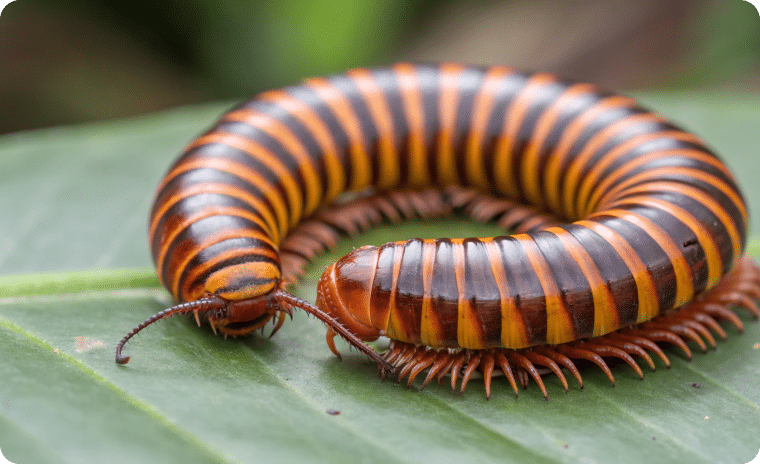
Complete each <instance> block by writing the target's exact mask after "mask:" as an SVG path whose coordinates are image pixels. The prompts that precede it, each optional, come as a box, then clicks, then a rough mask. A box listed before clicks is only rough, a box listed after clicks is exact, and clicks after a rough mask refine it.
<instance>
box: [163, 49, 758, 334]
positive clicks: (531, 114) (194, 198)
mask: <svg viewBox="0 0 760 464" xmlns="http://www.w3.org/2000/svg"><path fill="white" fill-rule="evenodd" d="M447 185H459V186H465V187H471V188H475V189H478V190H481V191H487V192H491V193H494V194H497V195H499V196H504V197H507V198H511V199H514V200H516V201H519V202H522V203H526V204H530V205H532V206H534V207H535V208H536V209H538V210H541V211H544V212H547V213H551V214H554V215H556V216H558V217H561V218H564V219H566V220H568V222H571V221H575V222H571V223H568V224H565V225H561V226H557V227H551V228H548V229H544V230H538V231H532V232H529V233H526V234H519V235H514V236H509V237H497V238H481V239H451V240H446V239H441V240H438V241H429V240H426V241H420V240H412V241H408V242H399V243H392V244H387V245H384V246H383V247H380V248H374V247H371V248H362V249H360V250H357V251H355V252H354V254H350V255H348V256H347V257H346V258H344V259H343V260H341V261H339V263H337V264H336V265H334V266H333V267H331V268H329V269H328V271H326V274H325V275H324V276H323V278H322V281H321V282H320V290H319V292H320V302H321V305H322V306H323V308H322V309H323V310H324V311H326V312H330V313H331V314H333V316H334V317H335V318H337V319H338V320H339V321H340V322H341V323H342V324H343V325H346V326H348V327H351V326H352V325H355V326H357V327H359V326H362V327H372V328H373V330H374V332H373V333H372V334H371V335H367V336H366V337H365V339H371V338H373V337H375V338H376V336H377V335H380V334H386V335H388V336H389V337H391V338H393V339H396V340H400V341H406V342H409V343H421V344H426V345H428V346H432V347H466V348H490V347H511V348H519V347H524V346H531V345H537V344H547V343H548V344H558V343H563V342H566V341H570V340H575V339H579V338H584V337H589V336H597V335H602V334H605V333H608V332H610V331H613V330H616V329H618V328H620V327H624V326H627V325H630V324H635V323H638V322H643V321H646V320H648V319H651V318H653V317H655V316H656V315H658V314H660V313H662V312H664V311H667V310H669V309H671V308H675V307H679V306H681V305H682V304H684V303H686V302H688V301H690V300H692V299H693V298H694V296H695V295H696V294H698V293H700V292H703V291H705V290H707V289H709V288H711V287H713V286H715V285H716V284H717V283H718V281H719V280H720V279H721V277H722V276H723V275H724V274H725V273H727V272H728V271H729V270H730V269H731V268H732V266H733V265H734V264H735V263H736V262H737V261H738V259H739V258H740V256H741V254H742V251H743V247H744V244H745V240H746V233H747V224H748V220H747V211H746V206H745V204H744V201H743V199H742V196H741V193H740V191H739V189H738V187H737V185H736V183H735V180H734V177H733V176H732V174H731V173H730V172H729V171H728V169H727V168H726V167H725V166H724V164H723V163H722V162H721V161H720V160H719V159H718V158H717V157H716V156H715V155H714V154H713V153H711V152H710V151H709V150H708V149H707V148H705V147H704V145H703V144H702V143H701V142H700V140H699V139H698V138H697V137H695V136H694V135H691V134H689V133H686V132H684V131H682V130H680V129H678V128H676V127H674V126H673V125H671V124H670V123H668V122H666V121H665V120H664V119H663V118H662V117H660V116H658V115H655V114H652V113H650V112H648V111H646V110H644V109H642V108H640V107H639V106H638V105H637V104H636V103H635V102H634V101H632V100H631V99H629V98H626V97H623V96H619V95H614V94H610V93H604V92H600V91H599V90H598V89H597V88H595V87H594V86H592V85H589V84H575V83H568V82H565V81H562V80H559V79H557V78H556V77H554V76H551V75H547V74H521V73H517V72H514V71H512V70H510V69H508V68H502V67H494V68H483V69H481V68H466V67H462V66H459V65H453V64H444V65H440V66H414V65H410V64H398V65H395V66H393V67H392V68H388V69H380V70H366V69H355V70H351V71H348V72H347V73H346V74H344V75H339V76H334V77H331V78H316V79H310V80H307V81H305V83H304V84H303V85H301V86H297V87H291V88H286V89H283V90H277V91H271V92H266V93H264V94H261V95H259V96H258V97H257V98H256V99H254V100H252V101H250V102H248V103H245V104H243V105H241V106H240V107H238V108H236V109H233V110H232V111H230V112H229V113H227V114H226V115H224V116H223V117H222V119H221V120H220V121H219V123H218V124H217V125H216V126H215V127H214V128H212V129H211V130H210V131H209V132H207V133H206V134H204V135H202V136H200V137H199V138H198V139H196V140H195V141H193V142H192V143H191V144H190V145H189V146H188V147H187V148H186V150H185V152H184V154H183V155H182V156H181V157H180V159H179V160H178V161H177V162H176V163H175V164H174V166H173V167H172V168H171V170H170V172H169V173H168V174H167V176H166V177H165V179H164V180H163V182H162V183H161V185H160V186H159V190H158V194H157V197H156V202H155V205H154V207H153V211H152V213H151V223H150V224H151V225H150V243H151V250H152V254H153V258H154V261H155V263H156V266H157V272H158V275H159V278H160V279H161V281H162V282H163V284H164V285H165V286H166V287H167V288H168V289H169V290H170V291H171V292H172V294H173V295H174V296H175V297H176V298H177V299H179V300H180V301H192V300H196V299H198V298H201V297H202V296H203V295H215V296H218V297H220V298H224V299H226V300H233V301H235V300H243V299H248V298H255V297H257V296H260V295H266V294H267V293H268V292H271V291H272V290H273V289H276V288H279V285H280V281H281V278H282V275H281V269H280V262H279V253H278V245H279V243H280V241H281V240H282V239H283V237H285V236H286V235H287V234H288V232H289V231H290V230H292V228H293V227H294V226H295V225H297V224H298V223H299V222H300V221H301V220H302V219H303V218H305V217H307V216H309V215H310V214H312V213H313V212H315V211H316V210H317V209H318V208H319V207H320V206H322V205H324V204H329V203H330V202H331V201H332V200H334V199H335V198H336V197H338V196H339V195H340V194H341V193H343V192H346V191H351V190H358V189H364V188H367V187H370V186H373V187H375V188H377V189H379V190H392V189H396V188H399V187H409V188H423V187H429V186H435V187H443V186H447ZM357 263H358V264H359V265H357ZM349 300H350V301H349ZM326 301H330V302H332V303H330V304H332V305H333V306H330V305H329V304H325V302H326ZM320 302H318V305H320ZM365 315H368V317H369V319H367V317H365ZM258 322H260V321H258V320H257V323H258ZM357 330H359V328H357ZM361 330H364V329H361ZM375 332H376V333H375Z"/></svg>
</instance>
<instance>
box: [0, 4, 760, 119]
mask: <svg viewBox="0 0 760 464" xmlns="http://www.w3.org/2000/svg"><path fill="white" fill-rule="evenodd" d="M397 60H414V61H427V62H430V61H443V60H450V61H460V62H464V63H468V64H507V65H511V66H514V67H517V68H521V69H536V70H544V71H553V72H556V73H559V74H561V75H564V76H567V77H572V78H576V79H580V80H588V81H593V82H596V83H599V84H602V85H603V86H605V87H608V88H612V89H617V90H624V91H631V90H634V91H635V90H653V89H667V90H673V89H678V90H681V89H690V90H691V89H706V88H710V89H713V90H714V89H716V88H719V89H726V90H727V91H731V90H734V91H741V92H760V18H759V17H758V14H757V12H756V10H755V8H754V7H753V6H752V5H751V4H749V3H747V2H745V1H743V0H723V1H718V2H716V1H714V0H636V1H635V2H633V1H629V0H574V1H564V0H563V1H559V0H534V1H530V2H527V1H479V2H475V1H467V2H460V1H452V0H448V1H434V0H409V1H404V0H362V1H356V0H332V1H317V0H277V1H245V0H225V1H219V0H182V1H180V0H162V1H150V0H132V1H130V2H113V1H104V0H67V1H65V2H63V1H61V0H16V1H15V2H13V3H11V4H10V5H9V6H8V7H7V8H6V9H5V10H4V11H3V13H2V15H1V16H0V109H2V111H0V133H8V132H14V131H19V130H24V129H30V128H36V127H45V126H52V125H62V124H71V123H78V122H84V121H91V120H98V119H112V118H121V117H125V116H129V115H134V114H141V113H146V112H150V111H156V110H160V109H164V108H169V107H174V106H177V105H182V104H191V103H198V102H202V101H211V100H240V99H243V98H247V97H249V96H251V95H253V94H255V93H256V92H259V91H261V90H263V89H267V88H272V87H279V86H284V85H289V84H292V83H295V82H296V81H297V80H298V79H300V78H302V77H306V76H312V75H321V74H326V73H333V72H338V71H340V70H343V69H345V68H349V67H354V66H381V65H385V64H388V63H391V62H393V61H397Z"/></svg>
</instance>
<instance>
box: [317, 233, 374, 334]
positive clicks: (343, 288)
mask: <svg viewBox="0 0 760 464" xmlns="http://www.w3.org/2000/svg"><path fill="white" fill-rule="evenodd" d="M378 255H379V249H378V248H377V247H374V246H365V247H361V248H359V249H357V250H354V251H352V252H351V253H349V254H347V255H346V256H344V257H343V258H341V259H340V260H339V261H338V262H336V263H334V264H333V265H331V266H330V267H328V268H327V269H326V270H325V272H324V273H323V274H322V277H321V278H320V279H319V284H318V285H317V306H318V307H319V308H320V309H321V310H322V311H324V312H326V313H327V314H329V315H330V316H332V317H333V318H335V319H336V320H337V321H338V322H340V324H341V325H343V326H344V327H345V328H347V329H348V330H349V331H350V332H351V333H353V334H354V335H356V336H357V337H359V338H360V339H362V340H364V341H372V340H376V339H377V338H378V337H379V336H380V335H382V332H381V329H380V328H378V327H375V324H373V322H372V311H371V309H370V291H371V289H372V282H373V280H374V278H375V269H376V266H377V258H378ZM381 327H382V326H381Z"/></svg>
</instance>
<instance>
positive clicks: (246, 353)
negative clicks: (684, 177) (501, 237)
mask: <svg viewBox="0 0 760 464" xmlns="http://www.w3.org/2000/svg"><path fill="white" fill-rule="evenodd" d="M642 98H643V99H644V100H645V102H646V103H648V104H649V106H650V107H653V108H657V109H659V110H660V111H661V112H662V113H664V114H666V115H667V116H669V117H671V118H673V119H674V120H676V121H678V122H679V123H680V125H682V126H684V127H686V128H688V129H690V130H693V131H694V132H697V133H699V134H701V135H702V136H703V137H704V138H705V140H706V141H707V142H708V143H709V144H710V145H711V146H713V147H715V148H716V150H717V151H719V152H720V153H721V154H722V155H723V156H724V158H725V159H726V161H727V162H728V164H729V165H730V166H731V167H732V168H733V170H734V171H735V172H736V173H737V176H738V177H739V180H740V183H741V184H742V185H743V187H744V189H745V194H746V197H747V198H748V199H749V203H750V205H751V211H752V212H753V213H754V214H753V215H752V218H753V219H752V227H753V230H754V231H757V230H760V228H758V226H759V225H760V224H758V222H757V221H758V219H757V214H756V212H757V206H758V202H757V201H755V200H756V199H758V198H760V195H759V194H760V185H758V182H757V180H756V178H757V174H758V173H759V172H760V159H759V158H758V157H757V156H756V153H755V147H756V143H755V140H754V137H755V136H756V128H757V127H758V125H759V124H760V114H758V113H757V108H758V104H760V101H757V99H755V100H754V101H752V100H751V99H749V98H745V97H744V96H732V95H711V94H699V95H696V94H695V95H690V94H688V95H687V94H680V95H644V96H642ZM225 109H226V105H225V106H221V105H214V106H207V107H195V108H185V109H180V110H177V111H173V112H171V113H165V114H160V115H155V116H151V117H146V118H141V119H136V120H130V121H121V122H114V123H101V124H94V125H89V126H83V127H71V128H60V129H52V130H45V131H37V132H29V133H20V134H16V135H11V136H7V137H5V138H3V139H0V169H1V170H2V172H4V173H6V175H5V176H4V179H5V181H4V182H3V183H2V185H0V198H2V199H3V207H4V211H5V212H6V216H5V217H6V218H7V219H6V220H5V221H3V222H2V223H0V236H1V237H3V240H2V241H0V273H1V274H5V275H4V276H0V353H1V354H2V356H1V357H0V379H2V380H0V449H2V452H3V454H4V455H5V456H6V458H8V459H9V460H11V461H12V462H16V463H26V462H35V463H36V462H52V463H57V462H109V463H111V462H183V463H184V462H306V461H308V462H348V461H351V462H355V461H365V462H410V463H411V462H552V463H553V462H637V463H638V462H643V461H653V462H686V461H688V462H747V461H749V460H750V459H751V458H752V457H754V456H755V454H756V453H757V450H758V449H760V436H759V435H758V433H757V431H758V430H760V389H758V388H757V385H758V383H759V382H760V349H757V348H756V344H757V343H759V342H760V324H757V323H756V322H754V321H752V320H751V319H750V318H749V317H746V316H745V317H743V320H744V321H745V325H746V330H745V332H744V333H743V334H738V331H736V330H735V329H732V328H728V329H727V330H728V332H729V339H728V341H726V342H720V341H719V342H718V347H717V349H716V350H710V351H709V353H708V354H702V353H699V352H696V353H695V355H694V359H693V361H691V362H688V361H687V360H685V359H684V358H683V357H682V356H681V355H680V354H679V353H678V352H676V351H675V350H667V353H668V356H669V357H670V358H671V361H672V362H673V367H672V368H671V369H665V368H664V366H663V365H662V364H661V363H658V369H657V371H656V372H647V373H646V375H645V379H644V380H643V381H642V380H639V379H638V377H636V375H635V374H634V373H633V372H632V371H631V369H630V368H628V367H627V366H624V365H621V366H615V367H614V368H613V372H614V374H615V378H616V381H617V383H616V386H615V387H614V388H613V387H611V386H610V384H609V381H608V380H607V379H606V378H605V376H604V375H603V374H602V373H601V372H599V371H597V370H593V369H589V370H587V371H586V372H584V380H585V388H584V389H583V391H581V390H579V388H578V387H577V385H572V384H571V389H570V392H569V393H567V394H565V393H564V392H563V391H562V388H561V386H560V384H559V382H558V381H557V380H556V379H549V380H548V389H549V395H550V400H549V401H544V399H543V397H542V395H541V393H540V392H539V391H538V389H537V388H535V386H534V385H533V386H531V388H528V389H527V390H525V391H521V392H520V397H519V398H515V397H514V394H513V393H511V389H510V388H509V386H508V384H507V382H506V381H505V380H504V379H497V381H496V382H495V385H494V394H493V396H492V398H491V400H490V401H486V399H485V397H484V394H483V391H482V381H480V380H473V381H472V382H471V383H470V385H469V387H468V390H467V392H466V393H465V394H464V395H463V396H460V395H458V394H452V393H451V390H450V388H449V387H448V386H447V385H446V381H444V382H443V384H442V385H440V386H439V385H435V384H431V385H429V386H428V387H427V388H426V389H425V390H423V391H418V389H417V388H415V387H413V388H411V389H407V388H405V387H404V386H403V385H398V384H396V383H395V382H392V381H381V380H380V379H379V378H378V376H377V375H376V372H375V367H374V366H373V365H372V363H371V362H369V361H368V360H367V359H365V358H364V357H363V356H361V355H359V354H357V353H356V352H349V351H348V349H347V347H346V345H340V346H339V348H340V349H341V350H342V351H343V355H344V356H343V357H344V360H343V361H340V360H338V359H337V358H336V357H334V356H333V355H332V354H331V353H330V351H329V350H328V348H327V346H326V345H325V342H324V333H325V330H324V327H323V326H322V325H321V324H320V323H319V322H317V321H316V320H314V319H310V318H308V317H306V315H304V314H303V313H301V312H297V313H296V314H295V315H294V318H293V321H292V322H291V321H288V322H287V323H286V325H285V326H284V327H283V328H282V330H280V332H279V333H278V334H277V336H275V337H273V338H271V339H269V338H267V337H266V336H263V337H261V336H255V337H251V338H248V339H243V340H233V339H229V340H225V339H223V338H222V337H216V336H214V335H213V334H212V333H211V332H210V331H209V330H207V329H206V328H204V329H198V328H197V327H196V326H195V324H194V322H193V321H192V319H189V318H175V319H170V320H167V321H164V322H162V323H159V324H156V325H154V326H152V327H150V328H149V329H147V330H146V331H144V332H143V333H141V335H140V336H139V337H137V338H136V339H134V340H133V341H132V342H131V343H130V345H129V346H128V347H127V349H128V351H129V353H130V354H131V355H132V360H131V361H130V363H129V364H128V365H126V366H119V365H116V364H115V363H114V360H113V347H114V345H115V344H116V342H117V341H118V340H119V339H120V338H121V337H122V336H123V335H124V334H125V333H126V332H127V331H128V330H130V329H131V328H132V327H134V326H135V325H136V324H137V323H138V322H140V321H142V320H143V319H145V318H146V317H148V316H149V315H152V314H154V313H155V312H157V311H159V310H161V309H162V308H164V307H166V306H167V305H169V304H170V303H171V301H170V298H169V297H168V295H167V293H166V292H165V291H164V290H162V289H161V288H160V286H159V285H158V283H157V280H156V279H155V277H154V276H153V273H152V270H151V263H150V258H149V255H148V251H147V245H146V243H145V241H146V239H145V235H146V232H145V230H146V221H147V215H148V210H149V208H150V203H151V200H152V196H153V192H154V189H155V186H156V185H157V184H158V181H159V179H160V178H161V176H163V174H164V172H165V170H166V169H167V167H168V166H169V164H170V163H171V162H172V161H173V159H174V157H175V155H176V154H177V153H178V152H179V151H181V149H182V147H183V145H185V144H186V143H187V142H188V141H189V140H191V139H192V137H194V136H195V135H196V134H197V133H199V132H200V131H202V130H203V129H204V128H205V127H207V126H208V125H210V124H211V123H212V122H213V120H214V119H215V118H216V117H217V116H218V115H219V114H221V113H222V112H223V111H224V110H225ZM494 231H495V229H493V228H488V227H482V226H474V225H472V224H469V223H466V222H463V221H448V222H445V223H442V224H440V223H434V224H424V225H420V224H416V225H415V224H411V225H405V226H404V227H400V228H399V227H385V228H381V229H379V230H376V231H373V232H371V233H370V234H369V235H368V236H363V237H360V238H359V239H357V240H354V241H346V242H344V243H342V244H341V247H340V249H339V250H337V251H336V252H334V253H331V254H330V255H329V256H326V257H324V258H321V259H320V260H318V262H316V263H314V265H312V266H311V268H310V273H309V275H308V276H307V277H306V278H305V279H304V281H303V283H302V284H301V285H300V286H299V288H298V289H297V294H298V295H299V296H301V297H304V298H306V299H309V300H311V301H313V300H314V296H315V295H314V288H315V284H316V279H317V278H318V274H319V272H320V270H321V269H323V268H324V266H325V265H326V264H327V263H329V262H331V261H334V260H335V259H337V257H338V256H340V255H341V254H343V253H345V252H346V251H347V250H350V249H351V247H355V246H359V245H361V244H365V243H382V242H383V241H387V240H391V239H400V238H408V237H411V236H436V235H453V234H474V235H486V234H490V233H492V232H494ZM749 249H750V251H751V252H752V253H753V254H756V255H757V254H760V240H758V239H757V238H755V239H753V240H751V243H750V246H749ZM693 348H694V347H693ZM695 351H698V350H696V349H695ZM418 384H419V383H418ZM695 384H698V386H699V387H698V388H697V387H696V386H694V385H695ZM328 411H330V412H332V413H333V414H330V413H328ZM336 411H337V412H339V414H337V415H335V414H334V412H336Z"/></svg>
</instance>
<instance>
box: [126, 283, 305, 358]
mask: <svg viewBox="0 0 760 464" xmlns="http://www.w3.org/2000/svg"><path fill="white" fill-rule="evenodd" d="M278 291H282V290H276V291H275V292H270V293H268V294H265V295H260V296H257V297H253V298H247V299H244V300H236V301H231V300H226V299H224V298H221V297H218V296H215V295H210V296H208V297H205V298H201V299H199V300H195V301H189V302H187V303H180V304H178V305H176V306H172V307H171V308H168V309H164V310H162V311H159V312H158V313H156V314H154V315H153V316H151V317H149V318H148V319H146V320H145V321H143V322H142V323H141V324H139V325H138V326H137V327H135V328H134V329H132V331H131V332H129V333H128V334H127V335H125V336H124V338H122V339H121V341H120V342H119V344H118V345H117V346H116V362H117V363H118V364H126V363H127V362H129V356H123V355H122V354H121V350H122V348H123V347H124V345H125V344H126V343H127V341H129V339H130V338H132V337H134V336H135V335H137V334H138V333H139V332H140V331H141V330H142V329H144V328H145V327H147V326H149V325H151V324H153V323H154V322H158V321H160V320H162V319H166V318H167V317H171V316H174V315H175V314H188V313H193V314H194V315H195V320H196V322H197V323H198V325H199V326H200V324H201V322H200V315H201V314H202V315H203V316H204V318H205V319H206V320H207V321H208V323H209V325H210V326H211V329H212V330H213V331H214V333H216V332H217V330H219V331H220V332H222V333H224V334H225V335H246V334H248V333H250V332H252V331H253V330H256V329H258V328H260V327H263V326H264V325H265V324H266V323H267V322H268V321H269V320H270V319H271V318H272V317H273V316H274V315H276V314H277V313H278V312H279V313H280V314H282V313H287V314H291V312H290V306H289V305H280V304H279V300H277V299H276V298H275V296H276V293H277V292H278ZM281 320H282V317H281V318H280V321H281ZM279 325H281V324H278V326H277V327H276V328H275V330H276V329H278V328H279Z"/></svg>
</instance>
